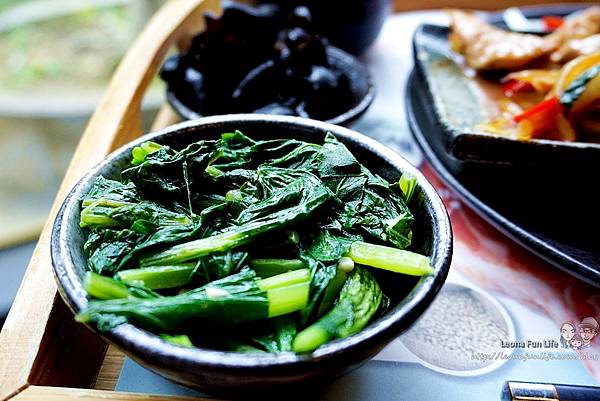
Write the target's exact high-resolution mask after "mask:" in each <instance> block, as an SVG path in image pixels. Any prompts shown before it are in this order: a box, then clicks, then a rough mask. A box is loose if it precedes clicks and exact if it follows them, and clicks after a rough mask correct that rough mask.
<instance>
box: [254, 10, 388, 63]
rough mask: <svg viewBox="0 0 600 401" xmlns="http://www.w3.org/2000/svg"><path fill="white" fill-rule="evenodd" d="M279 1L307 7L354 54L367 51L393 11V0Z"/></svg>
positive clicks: (320, 26)
mask: <svg viewBox="0 0 600 401" xmlns="http://www.w3.org/2000/svg"><path fill="white" fill-rule="evenodd" d="M272 2H273V0H263V1H259V2H258V3H272ZM277 3H278V4H282V5H284V6H286V7H296V6H299V5H303V6H307V7H308V8H309V9H310V12H311V15H312V18H313V23H314V25H315V27H316V29H317V30H318V31H319V32H320V33H321V34H322V35H323V36H325V37H327V39H329V41H330V42H331V44H332V45H334V46H336V47H339V48H340V49H344V50H345V51H347V52H350V53H352V54H359V53H361V52H363V51H364V50H365V49H366V48H367V47H369V46H370V45H371V44H372V43H373V42H374V41H375V39H377V35H379V32H380V31H381V28H382V27H383V23H384V22H385V19H386V17H387V16H388V14H389V13H390V12H391V10H392V1H391V0H327V1H323V0H279V1H278V2H277Z"/></svg>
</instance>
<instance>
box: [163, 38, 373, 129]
mask: <svg viewBox="0 0 600 401" xmlns="http://www.w3.org/2000/svg"><path fill="white" fill-rule="evenodd" d="M327 56H328V59H329V61H330V62H331V63H332V64H334V65H336V66H337V67H338V68H340V69H341V70H343V71H346V73H347V75H348V77H349V78H350V80H351V87H352V88H354V86H355V85H356V82H358V81H359V80H360V81H363V82H364V85H365V86H366V91H365V94H364V95H363V96H362V97H361V99H360V101H359V102H358V103H357V104H356V105H354V106H353V107H352V108H351V109H349V110H347V111H345V112H344V113H342V114H340V115H338V116H335V117H333V118H330V119H328V120H325V122H326V123H330V124H335V125H348V124H350V123H351V122H353V121H355V120H356V119H357V118H359V117H360V116H362V115H363V114H364V113H365V112H366V111H367V109H368V108H369V106H371V103H373V100H374V99H375V84H374V83H373V77H372V76H371V73H369V70H368V69H367V68H366V67H365V66H364V65H363V64H362V63H361V62H360V61H358V60H357V59H356V58H355V57H354V56H352V55H351V54H349V53H346V52H345V51H343V50H342V49H338V48H337V47H333V46H328V47H327ZM167 101H168V102H169V104H170V105H171V107H172V108H173V110H175V111H176V112H177V114H179V116H181V117H182V118H184V119H186V120H197V119H199V118H202V117H205V116H203V115H202V114H200V113H198V112H196V111H194V110H192V109H191V108H190V107H188V106H187V105H186V104H185V102H183V101H181V100H180V99H179V98H178V97H177V93H176V91H172V90H171V89H170V88H169V87H168V85H167ZM206 117H208V116H206Z"/></svg>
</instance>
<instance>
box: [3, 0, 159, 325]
mask: <svg viewBox="0 0 600 401" xmlns="http://www.w3.org/2000/svg"><path fill="white" fill-rule="evenodd" d="M164 1H165V0H0V274H1V275H2V280H0V326H1V323H2V320H3V317H4V315H5V314H6V313H7V311H8V309H9V307H10V303H11V301H12V298H13V296H14V294H15V293H16V290H17V287H18V284H19V282H20V279H21V277H22V274H23V272H24V270H25V267H26V265H27V262H28V260H29V258H30V256H31V252H32V250H33V247H34V241H35V239H36V238H37V236H38V234H39V232H40V230H41V228H42V225H43V224H44V222H45V220H46V217H47V214H48V212H49V209H50V207H51V205H52V201H53V200H54V196H55V194H56V190H57V189H58V186H59V184H60V181H61V179H62V176H63V175H64V172H65V171H66V168H67V165H68V163H69V160H70V158H71V156H72V154H73V151H74V150H75V147H76V145H77V142H78V140H79V138H80V136H81V134H82V133H83V131H84V129H85V125H86V123H87V120H88V119H89V117H90V116H91V114H92V112H93V110H94V108H95V106H96V104H97V103H98V102H99V100H100V99H101V97H102V94H103V92H104V90H105V89H106V87H107V85H108V82H109V80H110V77H111V76H112V74H113V72H114V70H115V68H116V67H117V65H118V63H119V61H120V59H121V57H122V56H123V54H124V53H125V52H126V51H127V49H128V48H129V47H130V45H131V43H132V42H133V40H134V39H135V37H136V36H137V34H138V33H139V31H140V30H141V29H142V28H143V27H144V26H145V24H146V23H147V22H148V19H149V18H150V17H151V16H152V14H153V13H154V12H155V11H156V9H157V8H158V7H160V6H161V5H162V3H163V2H164ZM163 92H164V91H163V90H162V87H161V84H160V82H158V80H157V81H156V82H155V83H154V84H153V86H152V88H151V90H150V91H149V93H148V95H147V98H146V99H145V100H144V106H143V110H144V119H145V125H146V127H148V126H149V123H150V121H151V119H152V117H153V115H154V113H155V111H156V110H157V109H158V107H159V105H160V104H161V103H162V101H163Z"/></svg>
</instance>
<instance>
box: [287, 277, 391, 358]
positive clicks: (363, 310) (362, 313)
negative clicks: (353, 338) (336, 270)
mask: <svg viewBox="0 0 600 401" xmlns="http://www.w3.org/2000/svg"><path fill="white" fill-rule="evenodd" d="M381 298H382V292H381V289H380V288H379V285H378V284H377V281H375V278H373V276H372V275H371V274H370V273H369V272H368V271H366V270H365V269H362V268H356V269H354V270H353V271H352V273H351V274H350V277H349V278H348V280H347V281H346V283H345V285H344V288H342V291H341V293H340V297H339V300H338V302H337V304H336V305H335V306H334V307H333V309H331V310H330V311H329V312H328V313H327V314H326V315H325V316H323V317H322V318H320V319H319V320H317V321H316V322H315V323H313V324H312V325H311V326H309V327H307V328H306V329H304V330H302V331H301V332H300V333H298V335H297V336H296V338H295V339H294V344H293V350H294V351H295V352H309V351H313V350H315V349H317V348H318V347H320V346H321V345H323V344H324V343H326V342H327V341H330V340H332V339H336V338H344V337H348V336H350V335H352V334H354V333H356V332H358V331H360V330H362V328H363V327H365V326H366V324H367V323H368V322H369V320H370V319H371V317H373V315H374V314H375V312H377V309H378V308H379V304H380V303H381Z"/></svg>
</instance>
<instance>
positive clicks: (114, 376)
mask: <svg viewBox="0 0 600 401" xmlns="http://www.w3.org/2000/svg"><path fill="white" fill-rule="evenodd" d="M124 362H125V354H124V353H122V352H121V351H119V349H118V348H117V347H115V346H114V345H109V346H108V349H107V350H106V355H105V356H104V360H103V361H102V365H101V366H100V369H99V371H98V377H97V378H96V384H95V385H94V388H95V389H96V390H111V391H112V390H114V389H115V388H116V387H117V382H118V381H119V376H120V375H121V370H122V369H123V363H124Z"/></svg>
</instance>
